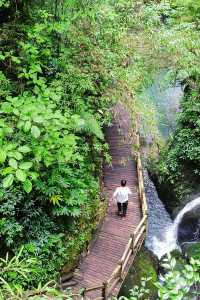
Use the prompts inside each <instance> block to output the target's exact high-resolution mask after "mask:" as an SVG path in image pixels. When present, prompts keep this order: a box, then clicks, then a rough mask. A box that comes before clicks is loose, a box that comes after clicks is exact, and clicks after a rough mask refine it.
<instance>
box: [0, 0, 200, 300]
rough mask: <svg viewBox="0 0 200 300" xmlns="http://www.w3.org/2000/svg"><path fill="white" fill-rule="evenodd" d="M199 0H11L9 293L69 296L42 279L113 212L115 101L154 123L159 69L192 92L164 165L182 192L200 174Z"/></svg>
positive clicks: (5, 98) (0, 141)
mask: <svg viewBox="0 0 200 300" xmlns="http://www.w3.org/2000/svg"><path fill="white" fill-rule="evenodd" d="M198 2H199V1H198V0H195V1H192V0H187V1H184V0H172V1H131V0H129V1H125V0H120V1H115V0H95V1H94V0H93V1H92V0H81V1H78V0H56V1H51V0H46V1H41V0H37V1H26V0H0V84H1V85H0V99H1V102H0V113H1V117H0V146H1V147H0V176H1V186H0V201H1V206H0V241H1V249H0V256H1V259H0V268H1V276H0V297H1V298H0V299H26V298H27V297H29V299H40V296H38V295H40V294H45V293H44V290H45V291H46V289H48V291H47V294H49V296H50V295H51V296H52V297H54V298H55V299H56V297H57V298H58V299H62V298H63V299H64V298H65V296H63V295H59V293H58V292H57V291H56V290H55V289H54V288H49V287H48V288H46V287H44V288H41V286H43V285H44V284H45V283H46V282H48V281H49V280H57V279H58V275H59V272H60V270H61V268H62V267H63V265H64V264H67V268H69V267H70V265H71V264H73V263H74V261H75V260H76V258H77V256H78V254H79V253H80V252H81V251H82V250H83V249H84V247H85V245H86V244H87V242H88V241H89V240H90V238H91V235H92V233H93V231H94V229H95V227H96V224H97V223H98V220H99V218H100V217H101V216H100V214H101V211H102V210H103V208H102V206H103V205H102V203H101V202H100V191H99V177H100V172H101V164H102V160H103V159H106V160H107V161H108V162H110V157H109V155H108V153H107V150H108V145H107V144H106V143H105V140H104V127H105V126H106V125H108V124H109V123H110V122H111V110H110V109H111V107H112V106H113V104H114V103H115V102H116V101H124V103H125V104H126V105H127V106H128V108H129V110H130V111H131V112H132V114H134V113H135V112H136V111H137V110H142V111H140V112H141V119H142V120H143V122H144V123H145V122H146V123H148V124H147V125H146V126H149V124H150V123H154V122H153V121H152V120H154V118H153V117H152V114H150V113H149V107H148V108H144V107H142V106H141V103H138V102H137V101H136V100H137V93H140V92H141V90H142V88H143V86H144V85H146V84H147V83H149V82H150V81H151V80H152V76H151V74H152V73H153V72H155V70H157V69H160V68H168V69H169V74H170V76H171V77H170V78H171V79H172V80H174V79H177V78H178V79H179V80H181V82H182V83H183V85H184V87H185V99H184V100H183V103H182V112H181V114H180V117H179V120H178V127H177V132H176V134H175V135H174V137H173V138H172V140H171V141H170V143H169V145H168V147H167V149H163V150H162V153H161V159H160V161H159V162H157V161H156V164H155V165H154V166H156V167H155V172H156V173H157V174H158V176H159V180H160V182H161V183H162V182H165V183H167V187H168V189H169V186H172V189H173V190H175V192H176V195H180V193H181V195H182V187H183V182H184V183H185V178H186V176H187V174H188V173H189V174H191V175H192V176H191V178H192V179H191V180H192V182H194V180H193V179H194V177H195V182H196V181H198V180H199V175H200V172H199V157H198V155H199V120H198V117H199V88H200V86H199V70H200V66H199V62H200V60H199V18H200V5H199V3H198ZM145 109H146V110H145ZM153 126H154V125H153ZM186 170H188V171H187V172H186ZM187 178H188V176H187ZM170 205H171V204H170ZM194 265H195V268H196V266H197V265H198V262H194ZM198 267H199V266H198ZM188 268H189V267H188ZM195 270H196V269H195ZM191 274H195V276H196V271H195V272H193V271H191ZM191 276H192V275H191ZM195 278H196V277H195ZM195 280H196V279H195ZM172 281H173V276H172ZM40 283H41V285H40ZM38 285H39V287H38ZM173 287H174V286H173V284H171V282H170V288H171V289H172V290H173ZM158 288H159V289H160V290H162V287H161V286H159V287H158ZM170 288H169V289H170ZM27 289H28V290H30V289H33V291H32V292H25V290H27ZM166 289H168V288H166ZM167 292H168V290H167ZM167 292H166V293H167ZM30 293H33V296H32V297H31V295H32V294H30ZM133 293H134V292H133ZM135 293H136V292H135ZM138 293H139V292H138ZM41 297H45V295H44V296H41ZM47 297H48V296H47ZM69 297H70V296H69ZM134 297H136V296H134V294H133V295H132V298H131V299H140V298H134ZM137 297H139V296H137ZM141 297H142V296H141ZM160 299H166V298H164V296H163V298H160ZM174 299H178V298H174ZM179 299H181V298H179Z"/></svg>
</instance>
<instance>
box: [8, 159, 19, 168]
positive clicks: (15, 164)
mask: <svg viewBox="0 0 200 300" xmlns="http://www.w3.org/2000/svg"><path fill="white" fill-rule="evenodd" d="M9 166H11V167H12V168H13V169H17V161H16V160H15V159H14V158H10V159H9Z"/></svg>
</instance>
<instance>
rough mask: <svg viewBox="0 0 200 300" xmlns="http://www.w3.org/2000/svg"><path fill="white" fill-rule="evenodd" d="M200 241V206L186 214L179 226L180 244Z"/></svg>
mask: <svg viewBox="0 0 200 300" xmlns="http://www.w3.org/2000/svg"><path fill="white" fill-rule="evenodd" d="M193 241H200V205H199V206H197V207H195V208H194V209H192V210H190V211H188V212H186V213H185V214H184V216H183V217H182V220H181V222H180V224H179V226H178V242H179V244H182V243H185V242H193Z"/></svg>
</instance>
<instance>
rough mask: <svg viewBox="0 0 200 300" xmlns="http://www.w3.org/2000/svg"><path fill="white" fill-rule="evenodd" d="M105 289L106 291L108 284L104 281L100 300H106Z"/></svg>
mask: <svg viewBox="0 0 200 300" xmlns="http://www.w3.org/2000/svg"><path fill="white" fill-rule="evenodd" d="M107 289H108V283H107V281H106V282H104V283H103V287H102V299H103V300H106V299H107Z"/></svg>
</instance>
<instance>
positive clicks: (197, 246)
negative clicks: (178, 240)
mask: <svg viewBox="0 0 200 300" xmlns="http://www.w3.org/2000/svg"><path fill="white" fill-rule="evenodd" d="M182 248H183V251H184V253H186V254H187V256H188V257H189V258H191V257H194V258H196V259H199V257H200V242H196V243H185V244H184V246H182Z"/></svg>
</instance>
